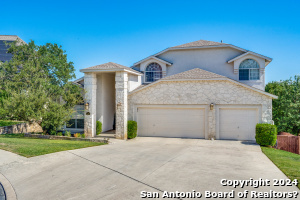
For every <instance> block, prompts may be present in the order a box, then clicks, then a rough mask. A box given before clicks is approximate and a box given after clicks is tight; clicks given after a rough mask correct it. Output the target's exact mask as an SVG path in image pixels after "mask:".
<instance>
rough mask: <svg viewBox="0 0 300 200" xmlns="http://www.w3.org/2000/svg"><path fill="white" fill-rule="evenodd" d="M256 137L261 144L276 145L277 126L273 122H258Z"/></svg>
mask: <svg viewBox="0 0 300 200" xmlns="http://www.w3.org/2000/svg"><path fill="white" fill-rule="evenodd" d="M255 139H256V143H257V144H259V145H262V146H274V145H275V144H276V140H277V127H276V126H275V125H271V124H257V125H256V135H255Z"/></svg>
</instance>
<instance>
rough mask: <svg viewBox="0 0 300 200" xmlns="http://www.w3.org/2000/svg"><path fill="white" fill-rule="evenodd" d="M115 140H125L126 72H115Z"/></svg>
mask: <svg viewBox="0 0 300 200" xmlns="http://www.w3.org/2000/svg"><path fill="white" fill-rule="evenodd" d="M115 80H116V85H115V87H116V138H117V139H123V140H126V139H127V112H128V111H127V84H128V74H127V72H116V78H115Z"/></svg>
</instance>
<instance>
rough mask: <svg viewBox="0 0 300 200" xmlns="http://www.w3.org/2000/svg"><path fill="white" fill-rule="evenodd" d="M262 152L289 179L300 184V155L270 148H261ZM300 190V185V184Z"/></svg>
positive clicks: (299, 186)
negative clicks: (295, 180)
mask: <svg viewBox="0 0 300 200" xmlns="http://www.w3.org/2000/svg"><path fill="white" fill-rule="evenodd" d="M261 149H262V152H264V154H266V156H267V157H268V158H269V159H270V160H271V161H272V162H273V163H274V164H275V165H276V166H277V167H278V168H279V169H280V170H281V171H282V172H283V173H285V175H286V176H287V177H289V179H291V180H294V179H297V180H298V183H299V182H300V155H298V154H294V153H290V152H287V151H283V150H278V149H273V148H269V147H261ZM298 188H299V189H300V184H298Z"/></svg>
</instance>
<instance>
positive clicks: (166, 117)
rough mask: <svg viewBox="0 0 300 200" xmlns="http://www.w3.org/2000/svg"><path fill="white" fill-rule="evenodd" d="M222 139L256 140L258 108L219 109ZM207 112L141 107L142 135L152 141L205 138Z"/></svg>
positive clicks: (140, 134)
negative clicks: (168, 138)
mask: <svg viewBox="0 0 300 200" xmlns="http://www.w3.org/2000/svg"><path fill="white" fill-rule="evenodd" d="M217 113H218V114H217V116H216V117H217V122H218V123H217V126H218V127H216V130H217V131H218V133H217V134H219V137H217V138H218V139H225V140H255V126H256V124H257V123H258V122H259V109H258V108H243V107H241V108H227V107H226V108H222V107H220V108H218V112H217ZM206 118H207V116H206V115H205V109H204V108H177V107H176V108H175V107H169V108H168V107H140V108H138V112H137V121H138V135H139V136H152V137H180V138H205V121H206Z"/></svg>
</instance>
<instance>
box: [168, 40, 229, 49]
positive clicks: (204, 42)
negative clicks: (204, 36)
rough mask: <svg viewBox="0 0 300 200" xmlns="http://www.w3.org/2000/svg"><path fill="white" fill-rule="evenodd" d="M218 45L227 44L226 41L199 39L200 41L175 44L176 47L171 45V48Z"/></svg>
mask: <svg viewBox="0 0 300 200" xmlns="http://www.w3.org/2000/svg"><path fill="white" fill-rule="evenodd" d="M218 45H226V43H221V42H213V41H207V40H198V41H194V42H189V43H186V44H181V45H178V46H174V47H171V48H184V47H202V46H218Z"/></svg>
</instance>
